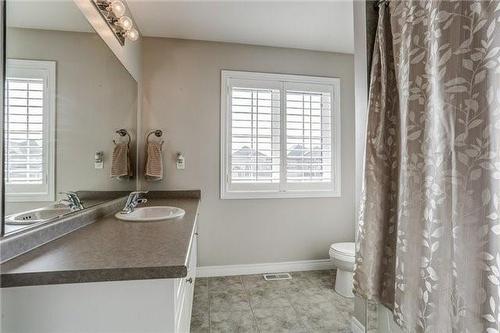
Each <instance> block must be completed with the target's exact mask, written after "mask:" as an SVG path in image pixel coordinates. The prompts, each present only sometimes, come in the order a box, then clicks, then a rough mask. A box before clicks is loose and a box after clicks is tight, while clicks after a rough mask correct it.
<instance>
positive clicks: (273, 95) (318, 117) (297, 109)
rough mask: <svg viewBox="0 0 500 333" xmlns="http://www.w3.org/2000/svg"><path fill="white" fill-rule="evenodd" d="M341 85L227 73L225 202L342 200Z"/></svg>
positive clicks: (223, 162) (224, 100) (223, 123)
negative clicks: (253, 199) (260, 199)
mask: <svg viewBox="0 0 500 333" xmlns="http://www.w3.org/2000/svg"><path fill="white" fill-rule="evenodd" d="M338 91H339V83H338V80H337V79H329V78H315V77H304V76H295V75H278V74H264V73H249V72H233V71H222V96H221V197H222V198H228V199H233V198H235V199H239V198H280V197H314V196H339V195H340V187H339V177H340V160H339V159H338V158H337V156H338V153H339V149H338V147H339V144H340V141H339V140H340V136H339V130H338V126H339V122H338V118H339V109H338V108H339V100H338V95H339V93H338Z"/></svg>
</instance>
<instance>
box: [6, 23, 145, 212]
mask: <svg viewBox="0 0 500 333" xmlns="http://www.w3.org/2000/svg"><path fill="white" fill-rule="evenodd" d="M7 58H16V59H32V60H55V61H56V62H57V65H56V66H57V68H56V71H57V88H56V89H57V97H56V99H57V101H56V193H57V192H60V191H68V190H133V189H135V187H136V184H135V181H134V180H129V181H118V180H115V179H111V178H110V166H111V153H112V149H113V143H112V139H113V138H114V137H115V136H116V135H114V131H115V130H116V129H118V128H126V129H127V130H128V131H129V132H130V133H131V135H132V138H133V139H134V138H135V137H136V127H137V126H136V125H137V83H136V81H135V80H134V79H133V78H132V77H131V76H130V74H129V73H128V71H127V70H126V69H125V67H123V65H122V64H121V62H120V61H119V60H118V59H117V58H116V56H115V55H114V54H113V52H111V50H110V49H109V48H108V47H107V46H106V44H105V43H104V42H103V41H102V39H101V38H100V37H99V36H98V35H97V34H95V33H80V32H63V31H49V30H32V29H19V28H9V29H8V30H7ZM131 148H132V149H134V144H133V143H132V144H131ZM95 151H104V169H95V168H94V153H95ZM134 151H135V149H134ZM134 154H135V152H134V153H133V154H132V156H134ZM46 204H47V203H40V202H34V203H13V202H7V203H6V205H5V206H6V214H10V213H13V212H16V211H22V210H26V209H30V208H35V207H41V206H44V205H46Z"/></svg>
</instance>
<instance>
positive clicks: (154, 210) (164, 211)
mask: <svg viewBox="0 0 500 333" xmlns="http://www.w3.org/2000/svg"><path fill="white" fill-rule="evenodd" d="M185 213H186V212H185V211H184V209H181V208H178V207H170V206H151V207H141V208H136V209H134V211H133V212H132V213H129V214H122V213H121V212H118V213H116V214H115V217H116V218H117V219H119V220H122V221H133V222H150V221H163V220H170V219H175V218H177V217H182V216H184V214H185Z"/></svg>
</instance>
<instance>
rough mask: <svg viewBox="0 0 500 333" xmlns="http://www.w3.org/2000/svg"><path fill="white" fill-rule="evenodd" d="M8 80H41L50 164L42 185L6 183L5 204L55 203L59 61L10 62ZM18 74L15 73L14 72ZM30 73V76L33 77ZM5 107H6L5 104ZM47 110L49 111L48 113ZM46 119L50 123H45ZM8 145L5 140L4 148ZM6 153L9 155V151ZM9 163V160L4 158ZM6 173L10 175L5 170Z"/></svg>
mask: <svg viewBox="0 0 500 333" xmlns="http://www.w3.org/2000/svg"><path fill="white" fill-rule="evenodd" d="M6 65H7V66H6V68H7V71H6V75H5V76H6V78H7V77H12V76H18V77H25V78H28V77H30V78H42V79H43V80H44V81H45V82H44V83H45V87H46V91H44V114H43V118H44V127H43V132H44V133H45V132H46V133H47V135H46V136H45V137H44V139H43V149H44V151H43V160H44V161H46V162H44V164H46V165H47V168H46V170H45V172H44V173H45V181H44V182H43V183H42V184H40V185H30V186H26V185H22V184H5V201H6V202H32V201H35V202H41V201H54V200H55V163H56V159H55V140H56V62H55V61H49V60H24V59H7V61H6ZM13 72H14V73H16V74H14V75H13V74H12V73H13ZM30 73H31V74H30ZM4 108H5V110H6V109H7V105H5V102H4ZM45 109H46V110H45ZM45 119H47V121H46V122H45ZM6 144H7V141H5V143H4V145H6ZM6 153H7V152H6ZM5 159H6V162H7V157H5ZM4 172H7V170H6V169H5V170H4Z"/></svg>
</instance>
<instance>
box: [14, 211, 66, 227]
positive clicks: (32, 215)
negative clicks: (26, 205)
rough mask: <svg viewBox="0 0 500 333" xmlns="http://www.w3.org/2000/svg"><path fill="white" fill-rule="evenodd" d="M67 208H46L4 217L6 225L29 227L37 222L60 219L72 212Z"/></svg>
mask: <svg viewBox="0 0 500 333" xmlns="http://www.w3.org/2000/svg"><path fill="white" fill-rule="evenodd" d="M72 211H73V210H72V209H71V208H69V207H60V208H58V207H46V208H38V209H33V210H30V211H27V212H23V213H18V214H12V215H9V216H6V217H5V224H7V225H30V224H35V223H39V222H46V221H49V220H52V219H54V218H56V217H61V216H63V215H65V214H68V213H70V212H72Z"/></svg>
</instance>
